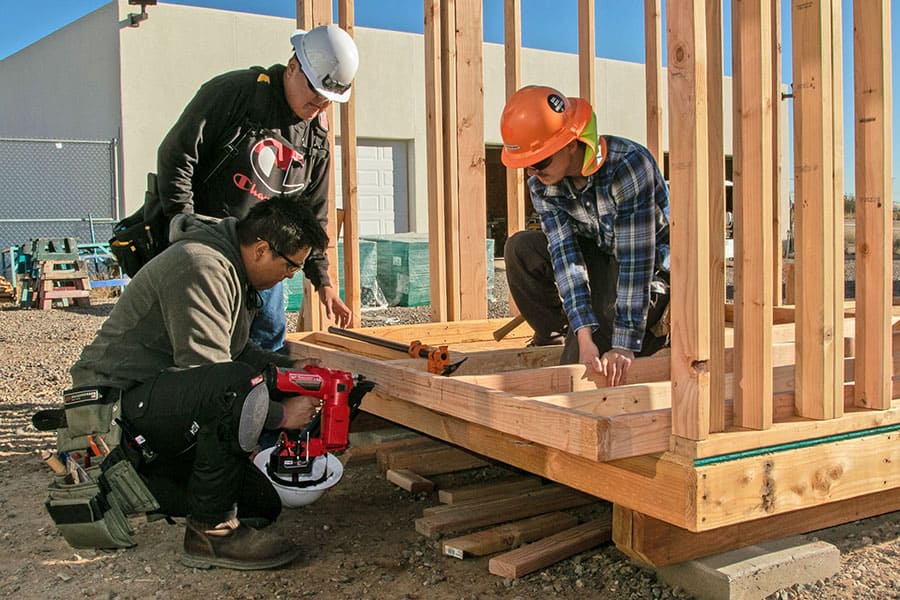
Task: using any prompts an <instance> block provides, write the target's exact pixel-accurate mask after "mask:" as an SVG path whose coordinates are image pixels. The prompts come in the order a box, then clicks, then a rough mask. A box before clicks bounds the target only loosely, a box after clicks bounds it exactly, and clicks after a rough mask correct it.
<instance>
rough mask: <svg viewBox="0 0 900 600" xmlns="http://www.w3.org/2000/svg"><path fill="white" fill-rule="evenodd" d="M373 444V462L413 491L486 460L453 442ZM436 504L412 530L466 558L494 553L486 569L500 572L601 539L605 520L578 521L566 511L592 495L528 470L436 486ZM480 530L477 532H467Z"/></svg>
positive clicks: (512, 573) (606, 531) (545, 561)
mask: <svg viewBox="0 0 900 600" xmlns="http://www.w3.org/2000/svg"><path fill="white" fill-rule="evenodd" d="M387 444H389V445H383V446H382V447H379V448H377V449H376V450H375V461H376V462H377V464H378V467H379V469H380V470H381V471H382V472H383V473H385V477H386V478H387V479H388V481H390V482H392V483H394V484H395V485H397V486H399V487H400V488H402V489H404V490H406V491H408V492H413V493H420V492H432V491H434V489H435V487H436V486H435V483H434V482H433V481H432V480H430V479H427V477H430V476H436V475H442V474H447V473H454V472H457V471H462V470H466V469H473V468H478V467H483V466H486V464H487V463H486V462H485V461H484V460H483V459H481V458H479V457H477V456H474V455H472V454H469V453H468V452H465V451H462V450H460V449H458V448H455V447H453V446H450V445H447V444H443V443H440V442H436V441H434V440H431V439H429V438H425V437H421V436H416V437H413V438H407V439H405V440H402V443H396V442H395V443H391V442H388V443H387ZM438 499H439V500H440V502H441V504H439V505H438V506H432V507H429V508H426V509H424V510H423V511H422V517H420V518H419V519H416V522H415V526H416V531H418V532H419V533H421V534H422V535H424V536H426V537H428V538H430V539H438V538H441V537H444V536H450V535H456V534H461V533H464V532H471V533H467V534H465V535H461V536H459V537H453V538H450V539H446V540H445V541H444V542H443V543H442V552H443V554H445V555H446V556H449V557H453V558H459V559H465V558H469V557H482V556H487V555H490V554H497V553H500V554H497V555H496V556H494V557H492V558H491V559H490V562H489V564H488V570H489V571H490V572H491V573H493V574H495V575H500V576H502V577H510V578H514V577H521V576H523V575H527V574H528V573H531V572H533V571H536V570H538V569H542V568H544V567H546V566H548V565H551V564H553V563H556V562H558V561H560V560H563V559H565V558H568V557H569V556H572V555H574V554H577V553H579V552H583V551H585V550H588V549H590V548H593V547H594V546H597V545H599V544H602V543H604V542H608V541H609V540H610V538H611V535H612V518H611V516H610V517H607V518H605V519H598V520H593V521H588V522H586V523H582V524H580V525H579V524H578V519H577V518H576V517H575V516H573V515H571V514H567V513H565V512H562V511H565V510H568V509H573V508H578V507H582V506H586V505H588V504H592V503H594V502H596V498H593V497H591V496H588V495H585V494H582V493H580V492H577V491H575V490H573V489H571V488H567V487H564V486H559V485H543V482H542V481H541V479H539V478H537V477H530V476H509V477H504V478H501V479H495V480H491V481H487V482H482V483H478V484H472V485H467V486H463V487H457V488H448V489H441V490H438ZM476 529H480V530H478V531H473V530H476Z"/></svg>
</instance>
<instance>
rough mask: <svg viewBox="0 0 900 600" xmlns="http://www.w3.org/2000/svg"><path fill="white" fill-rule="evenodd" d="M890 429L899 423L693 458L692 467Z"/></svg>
mask: <svg viewBox="0 0 900 600" xmlns="http://www.w3.org/2000/svg"><path fill="white" fill-rule="evenodd" d="M892 431H900V423H896V424H894V425H884V426H882V427H873V428H871V429H861V430H859V431H851V432H849V433H838V434H835V435H827V436H825V437H819V438H812V439H808V440H800V441H798V442H788V443H785V444H775V445H774V446H766V447H765V448H754V449H753V450H741V451H740V452H731V453H729V454H719V455H717V456H708V457H706V458H698V459H695V460H694V467H705V466H708V465H715V464H719V463H723V462H729V461H732V460H738V459H741V458H750V457H752V456H760V455H762V454H773V453H775V452H786V451H788V450H797V449H798V448H808V447H810V446H818V445H820V444H829V443H831V442H841V441H844V440H855V439H857V438H862V437H868V436H873V435H881V434H882V433H891V432H892Z"/></svg>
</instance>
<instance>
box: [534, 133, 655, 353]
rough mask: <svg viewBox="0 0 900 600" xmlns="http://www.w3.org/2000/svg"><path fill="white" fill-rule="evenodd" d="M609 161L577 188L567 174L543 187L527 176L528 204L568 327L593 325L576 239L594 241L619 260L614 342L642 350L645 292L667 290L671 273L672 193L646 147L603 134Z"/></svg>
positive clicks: (647, 294)
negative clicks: (546, 249)
mask: <svg viewBox="0 0 900 600" xmlns="http://www.w3.org/2000/svg"><path fill="white" fill-rule="evenodd" d="M604 137H605V138H606V143H607V152H606V162H605V163H604V164H603V165H602V166H601V167H600V170H599V171H597V172H596V173H594V174H593V175H591V176H590V177H589V178H588V182H587V185H586V186H585V188H584V189H583V190H581V191H580V192H579V191H576V190H575V189H574V187H573V186H572V184H571V182H570V181H569V179H568V178H566V179H564V180H562V181H561V182H559V183H558V184H555V185H549V186H545V185H544V184H542V183H541V182H540V181H538V180H537V178H536V177H531V178H529V180H528V186H529V187H530V188H531V201H532V204H533V205H534V208H535V210H536V211H537V212H538V214H539V215H540V218H541V228H542V229H543V231H544V233H545V234H546V235H547V240H548V246H549V250H550V258H551V261H552V263H553V272H554V275H555V277H556V285H557V288H558V289H559V295H560V298H561V299H562V302H563V308H564V309H565V311H566V315H567V316H568V318H569V327H570V328H571V329H572V330H573V331H578V330H579V329H581V328H583V327H592V328H594V327H597V326H598V325H599V323H598V321H597V317H596V315H595V314H594V310H593V308H592V306H591V292H590V287H589V281H588V272H587V268H586V267H585V264H584V258H583V257H582V255H581V250H580V249H579V247H578V242H577V240H576V239H575V237H576V236H581V237H586V238H590V239H593V240H596V241H597V245H598V246H599V247H600V249H601V250H602V251H604V252H608V253H609V254H613V255H614V256H615V257H616V259H617V260H618V263H619V281H618V286H617V288H616V320H615V323H614V324H613V336H612V345H613V347H614V348H624V349H627V350H631V351H633V352H639V351H640V349H641V343H642V341H643V338H644V330H645V328H646V325H647V324H646V316H647V310H648V308H649V306H650V291H651V289H652V290H653V291H657V292H666V291H667V289H668V287H667V284H666V282H665V280H663V279H661V278H660V277H658V274H659V272H666V273H668V271H669V190H668V187H667V186H666V182H665V180H664V179H663V176H662V174H661V173H660V171H659V167H658V166H657V164H656V161H655V160H654V158H653V155H652V154H650V151H649V150H647V149H646V148H644V147H643V146H641V145H639V144H637V143H635V142H632V141H631V140H627V139H624V138H620V137H615V136H604Z"/></svg>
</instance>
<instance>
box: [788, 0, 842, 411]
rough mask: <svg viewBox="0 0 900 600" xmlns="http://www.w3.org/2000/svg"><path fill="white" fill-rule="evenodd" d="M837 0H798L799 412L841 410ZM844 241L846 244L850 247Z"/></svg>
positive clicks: (794, 19) (795, 13)
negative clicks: (834, 85) (836, 180)
mask: <svg viewBox="0 0 900 600" xmlns="http://www.w3.org/2000/svg"><path fill="white" fill-rule="evenodd" d="M830 4H833V3H830V2H824V1H823V0H802V1H801V0H794V1H793V2H792V3H791V20H792V25H793V71H794V156H795V159H794V190H795V199H796V200H795V202H794V207H795V219H796V231H797V236H796V239H797V244H796V261H795V272H796V278H797V281H796V293H797V302H796V304H797V367H798V377H797V402H798V406H797V413H798V414H799V415H801V416H805V417H810V418H817V419H831V418H834V417H837V416H840V408H836V407H837V406H838V405H839V404H840V400H839V398H840V393H839V391H838V389H837V388H838V384H839V383H840V381H841V377H839V375H838V374H836V373H834V364H835V359H834V353H835V352H836V351H837V348H836V346H837V344H836V340H835V338H836V328H837V327H838V322H839V321H838V320H839V319H840V315H841V314H842V313H841V309H842V308H843V307H842V306H840V307H838V306H835V304H836V303H835V289H834V287H835V286H836V285H840V286H843V280H841V281H840V282H838V281H835V273H834V268H833V267H834V264H835V252H841V248H840V247H837V248H835V229H834V228H835V219H836V217H835V214H834V213H835V198H834V176H833V173H834V151H835V149H834V112H833V102H834V100H835V99H834V98H833V90H832V77H833V72H832V60H833V56H832V24H831V17H832V14H831V8H830V6H829V5H830ZM842 245H843V244H841V246H842Z"/></svg>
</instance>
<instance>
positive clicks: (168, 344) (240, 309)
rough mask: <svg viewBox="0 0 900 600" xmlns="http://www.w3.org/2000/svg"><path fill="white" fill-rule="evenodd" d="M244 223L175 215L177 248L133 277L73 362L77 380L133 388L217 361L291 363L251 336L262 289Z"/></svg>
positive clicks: (261, 364)
mask: <svg viewBox="0 0 900 600" xmlns="http://www.w3.org/2000/svg"><path fill="white" fill-rule="evenodd" d="M236 223H237V220H236V219H234V218H227V219H222V220H221V221H218V222H215V221H214V220H210V219H206V220H200V219H198V218H196V217H194V216H193V215H177V216H176V217H175V218H173V219H172V223H171V225H170V232H169V235H170V239H171V240H172V242H173V244H172V246H171V247H169V248H168V249H167V250H166V251H165V252H163V253H162V254H160V255H159V256H157V257H155V258H154V259H153V260H151V261H150V262H148V263H147V264H146V265H144V267H143V268H141V270H140V271H139V272H138V274H137V275H136V276H135V278H134V279H132V280H131V281H130V282H129V284H128V286H127V287H126V288H125V292H124V294H122V297H121V298H119V301H118V302H117V303H116V306H115V307H114V308H113V310H112V312H111V313H110V315H109V318H108V319H107V320H106V321H105V322H104V323H103V326H102V327H101V328H100V331H99V332H98V333H97V337H96V338H94V341H93V342H91V343H90V344H89V345H88V346H86V347H85V348H84V350H83V351H82V353H81V358H79V359H78V361H77V362H76V363H75V364H74V365H73V366H72V369H71V374H72V383H73V384H74V385H75V386H82V385H108V386H114V387H120V388H123V389H128V388H131V387H134V386H136V385H138V384H140V383H143V382H145V381H147V380H149V379H151V378H152V377H154V376H156V375H157V374H159V373H160V372H161V371H164V370H170V371H173V370H181V369H189V368H191V367H197V366H201V365H209V364H213V363H222V362H228V361H242V362H245V363H248V364H250V365H252V366H254V367H256V368H258V369H260V370H262V369H263V368H265V366H266V365H268V364H270V363H275V364H278V365H279V366H290V365H291V364H292V363H293V361H292V360H291V359H290V358H288V357H287V356H284V355H281V354H276V353H273V352H268V351H266V350H263V349H261V348H259V347H258V346H256V345H255V344H253V343H252V342H250V341H249V335H250V324H251V322H252V320H253V316H254V314H255V309H248V306H247V304H248V297H250V298H254V296H255V294H256V290H254V289H252V288H251V287H250V284H249V282H248V279H247V272H246V270H245V268H244V263H243V261H242V260H241V252H240V244H239V243H238V238H237V231H236V229H235V225H236ZM278 412H279V413H280V410H279V411H278ZM269 416H270V417H274V416H275V415H272V414H271V410H270V415H269ZM278 417H279V418H280V414H279V415H278Z"/></svg>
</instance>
